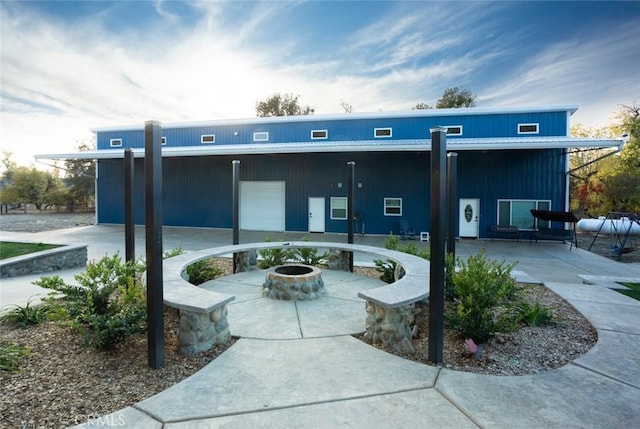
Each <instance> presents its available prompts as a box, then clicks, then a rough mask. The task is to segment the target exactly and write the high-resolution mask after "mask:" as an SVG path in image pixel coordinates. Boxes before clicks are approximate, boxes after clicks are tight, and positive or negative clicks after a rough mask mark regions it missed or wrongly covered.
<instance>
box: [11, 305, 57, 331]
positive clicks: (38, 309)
mask: <svg viewBox="0 0 640 429" xmlns="http://www.w3.org/2000/svg"><path fill="white" fill-rule="evenodd" d="M31 300H32V298H30V299H29V301H27V304H26V305H25V306H24V307H22V306H19V305H14V307H15V308H13V309H12V310H9V311H8V312H7V313H5V314H3V315H2V317H0V319H1V320H2V321H4V322H9V323H12V324H15V325H19V326H22V327H26V326H28V325H37V324H38V323H42V322H44V321H45V320H47V316H48V315H49V313H51V312H52V307H51V305H49V304H47V303H42V304H39V305H31Z"/></svg>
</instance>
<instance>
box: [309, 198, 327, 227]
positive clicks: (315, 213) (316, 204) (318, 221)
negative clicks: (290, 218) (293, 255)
mask: <svg viewBox="0 0 640 429" xmlns="http://www.w3.org/2000/svg"><path fill="white" fill-rule="evenodd" d="M324 211H325V206H324V198H313V197H309V232H324Z"/></svg>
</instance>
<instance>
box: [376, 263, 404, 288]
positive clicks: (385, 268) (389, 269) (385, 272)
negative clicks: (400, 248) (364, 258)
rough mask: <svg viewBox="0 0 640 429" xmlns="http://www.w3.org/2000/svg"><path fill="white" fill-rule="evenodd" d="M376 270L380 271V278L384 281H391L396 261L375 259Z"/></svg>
mask: <svg viewBox="0 0 640 429" xmlns="http://www.w3.org/2000/svg"><path fill="white" fill-rule="evenodd" d="M373 262H374V263H375V264H376V271H377V272H379V273H380V280H382V281H383V282H385V283H393V282H394V281H395V272H396V266H397V265H398V264H397V263H396V261H393V260H391V259H387V260H386V261H383V260H380V259H375V260H374V261H373Z"/></svg>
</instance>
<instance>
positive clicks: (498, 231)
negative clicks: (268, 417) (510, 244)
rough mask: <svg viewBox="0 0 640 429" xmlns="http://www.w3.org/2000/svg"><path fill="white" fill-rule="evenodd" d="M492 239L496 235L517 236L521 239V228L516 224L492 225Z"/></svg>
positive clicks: (516, 237)
mask: <svg viewBox="0 0 640 429" xmlns="http://www.w3.org/2000/svg"><path fill="white" fill-rule="evenodd" d="M490 229H491V241H493V239H494V238H496V237H509V238H515V239H517V240H518V241H520V229H519V228H518V227H517V226H515V225H506V226H500V225H491V228H490Z"/></svg>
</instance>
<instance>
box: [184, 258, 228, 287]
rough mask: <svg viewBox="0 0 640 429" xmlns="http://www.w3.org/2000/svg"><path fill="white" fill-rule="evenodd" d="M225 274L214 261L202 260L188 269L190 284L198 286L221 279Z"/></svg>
mask: <svg viewBox="0 0 640 429" xmlns="http://www.w3.org/2000/svg"><path fill="white" fill-rule="evenodd" d="M223 274H224V271H223V270H222V269H221V268H218V267H217V266H216V264H215V262H214V260H213V259H201V260H199V261H197V262H194V263H193V264H191V265H189V266H188V267H187V275H188V276H189V283H191V284H194V285H196V286H198V285H201V284H202V283H204V282H208V281H209V280H213V279H215V278H216V277H220V276H221V275H223Z"/></svg>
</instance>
